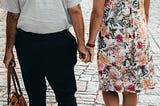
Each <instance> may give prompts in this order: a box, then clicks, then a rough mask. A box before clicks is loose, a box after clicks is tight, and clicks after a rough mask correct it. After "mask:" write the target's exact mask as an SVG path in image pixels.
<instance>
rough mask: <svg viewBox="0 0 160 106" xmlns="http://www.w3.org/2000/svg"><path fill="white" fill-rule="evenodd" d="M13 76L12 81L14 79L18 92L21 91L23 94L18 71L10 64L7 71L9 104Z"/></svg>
mask: <svg viewBox="0 0 160 106" xmlns="http://www.w3.org/2000/svg"><path fill="white" fill-rule="evenodd" d="M11 78H12V81H13V85H14V89H15V92H16V93H18V91H19V93H20V94H21V95H22V94H23V93H22V90H21V87H20V83H19V80H18V76H17V74H16V71H15V69H14V67H13V66H11V65H9V67H8V72H7V88H8V98H7V103H8V105H9V102H10V96H11Z"/></svg>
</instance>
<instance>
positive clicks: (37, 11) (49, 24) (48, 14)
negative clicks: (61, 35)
mask: <svg viewBox="0 0 160 106" xmlns="http://www.w3.org/2000/svg"><path fill="white" fill-rule="evenodd" d="M80 2H81V0H3V1H2V6H1V8H2V9H4V10H7V11H9V12H12V13H20V17H19V20H18V24H17V28H20V29H22V30H24V31H26V32H33V33H40V34H43V33H54V32H58V31H62V30H64V29H69V28H70V26H71V20H70V16H69V13H68V8H72V7H74V6H76V5H78V4H79V3H80Z"/></svg>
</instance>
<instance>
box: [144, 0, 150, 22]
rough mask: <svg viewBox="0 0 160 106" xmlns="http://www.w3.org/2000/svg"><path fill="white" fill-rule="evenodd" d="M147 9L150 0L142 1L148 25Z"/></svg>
mask: <svg viewBox="0 0 160 106" xmlns="http://www.w3.org/2000/svg"><path fill="white" fill-rule="evenodd" d="M149 7H150V0H144V9H145V15H146V21H147V23H148V20H149Z"/></svg>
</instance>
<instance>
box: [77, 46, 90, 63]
mask: <svg viewBox="0 0 160 106" xmlns="http://www.w3.org/2000/svg"><path fill="white" fill-rule="evenodd" d="M78 52H79V58H80V59H81V60H82V61H83V62H85V63H88V62H89V61H90V54H89V52H88V50H87V48H86V47H85V46H80V45H78Z"/></svg>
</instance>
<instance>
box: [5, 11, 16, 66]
mask: <svg viewBox="0 0 160 106" xmlns="http://www.w3.org/2000/svg"><path fill="white" fill-rule="evenodd" d="M18 18H19V14H18V13H11V12H8V13H7V19H6V49H5V57H4V60H3V62H4V64H5V66H6V67H8V65H9V63H10V62H11V61H12V60H13V59H14V55H13V47H14V41H15V37H16V31H17V22H18Z"/></svg>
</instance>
